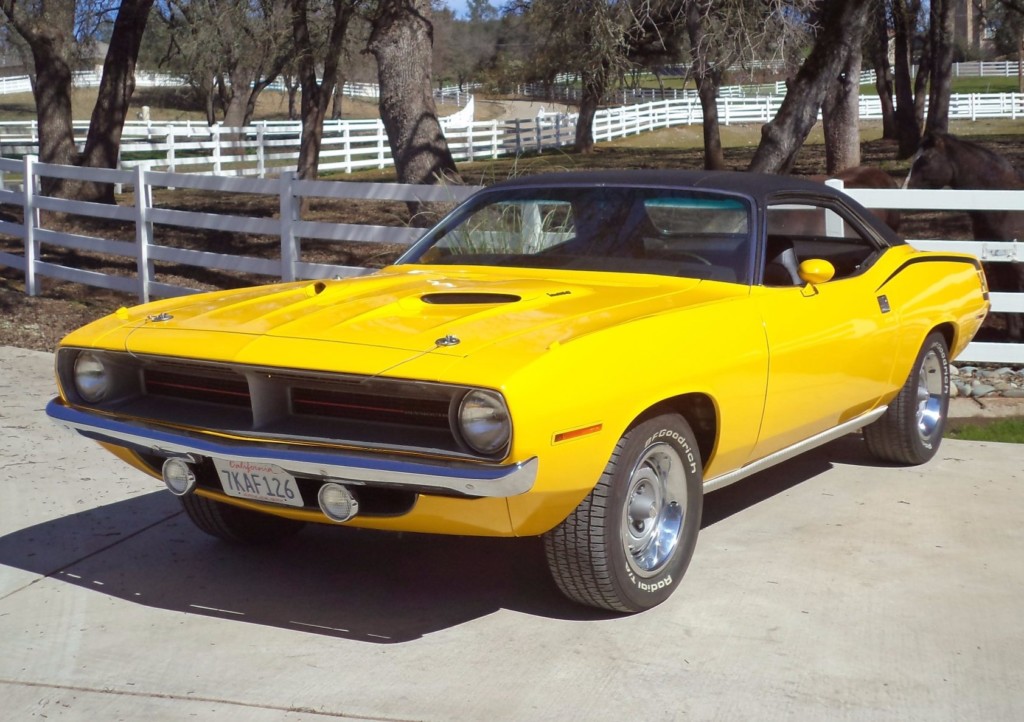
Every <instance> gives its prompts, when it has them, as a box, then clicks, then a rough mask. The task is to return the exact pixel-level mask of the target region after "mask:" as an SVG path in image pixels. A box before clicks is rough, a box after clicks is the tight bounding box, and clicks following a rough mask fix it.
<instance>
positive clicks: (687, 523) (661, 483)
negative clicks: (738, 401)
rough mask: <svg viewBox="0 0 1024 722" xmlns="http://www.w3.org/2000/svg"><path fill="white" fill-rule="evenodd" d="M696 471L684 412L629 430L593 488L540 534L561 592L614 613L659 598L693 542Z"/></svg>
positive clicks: (698, 493) (698, 503)
mask: <svg viewBox="0 0 1024 722" xmlns="http://www.w3.org/2000/svg"><path fill="white" fill-rule="evenodd" d="M702 472H703V469H702V466H701V459H700V452H699V450H698V448H697V443H696V439H695V437H694V434H693V431H692V430H691V429H690V425H689V424H687V423H686V421H685V420H684V419H683V418H681V417H679V416H675V415H665V416H658V417H656V418H653V419H649V420H647V421H644V422H643V423H641V424H639V425H637V426H635V427H633V428H632V429H630V430H629V431H628V432H627V433H626V434H625V435H624V436H623V437H622V438H621V439H619V442H618V444H616V446H615V450H614V452H613V453H612V456H611V459H609V461H608V465H607V466H606V467H605V470H604V473H602V474H601V479H600V480H599V481H598V483H597V486H595V487H594V490H593V491H592V492H590V494H589V495H588V496H587V498H586V499H584V500H583V501H582V502H580V505H579V506H578V507H576V509H575V510H574V511H573V513H572V514H570V515H569V517H568V518H567V519H566V520H565V521H563V522H562V523H561V524H559V525H558V526H557V527H555V528H554V529H552V530H551V531H549V532H548V533H547V534H545V535H544V550H545V553H546V555H547V561H548V567H549V568H550V569H551V574H552V576H553V577H554V579H555V584H557V585H558V588H559V589H560V590H561V591H562V593H563V594H565V595H566V596H567V597H569V599H572V600H573V601H576V602H579V603H580V604H586V605H588V606H593V607H600V608H602V609H610V610H612V611H616V612H641V611H643V610H645V609H650V608H651V607H654V606H656V605H658V604H660V603H662V602H663V601H665V600H666V599H667V598H668V597H669V595H670V594H672V592H673V591H674V590H675V588H676V586H677V585H678V584H679V581H680V579H682V576H683V574H684V572H685V571H686V567H687V566H688V565H689V563H690V557H692V556H693V550H694V547H695V546H696V544H697V532H698V531H700V517H701V510H702V508H703V503H704V492H703V488H702V478H703V474H702Z"/></svg>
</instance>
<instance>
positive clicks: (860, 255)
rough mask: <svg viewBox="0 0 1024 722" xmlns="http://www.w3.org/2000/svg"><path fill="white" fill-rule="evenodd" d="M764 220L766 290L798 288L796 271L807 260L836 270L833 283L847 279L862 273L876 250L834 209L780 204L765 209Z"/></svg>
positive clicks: (799, 204) (870, 241)
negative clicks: (811, 259) (813, 260)
mask: <svg viewBox="0 0 1024 722" xmlns="http://www.w3.org/2000/svg"><path fill="white" fill-rule="evenodd" d="M766 217H767V244H766V249H765V254H764V274H763V282H764V284H765V285H766V286H790V285H799V284H800V283H801V281H800V277H799V276H798V275H797V269H798V268H799V265H800V263H801V262H802V261H806V260H807V259H809V258H821V259H824V260H826V261H828V262H829V263H831V264H832V265H833V266H834V267H835V269H836V274H835V276H834V277H833V280H839V279H843V278H849V277H850V276H853V275H856V274H857V273H859V272H860V271H861V270H863V268H864V267H865V266H866V265H867V264H866V262H867V261H869V260H870V259H871V258H872V257H873V256H874V254H875V253H876V251H877V250H878V248H877V246H876V244H875V243H874V242H873V241H872V240H871V239H869V238H867V237H866V236H865V235H864V234H862V233H861V231H860V230H859V229H858V227H857V226H855V225H854V224H853V223H851V222H850V221H849V220H847V219H846V218H845V217H844V215H843V214H842V212H841V211H840V210H837V209H834V208H830V207H826V206H819V205H812V204H803V203H781V204H775V205H769V206H768V208H767V216H766Z"/></svg>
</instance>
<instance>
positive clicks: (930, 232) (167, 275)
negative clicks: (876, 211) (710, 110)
mask: <svg viewBox="0 0 1024 722" xmlns="http://www.w3.org/2000/svg"><path fill="white" fill-rule="evenodd" d="M964 137H971V136H968V135H965V136H964ZM977 140H979V141H981V142H984V143H985V144H986V145H988V146H990V147H993V148H995V149H996V150H998V151H999V152H1001V153H1003V154H1004V155H1006V156H1007V157H1008V158H1009V159H1010V160H1011V162H1013V163H1014V164H1015V165H1016V166H1017V167H1018V168H1024V135H1005V134H1004V135H985V136H982V137H979V138H977ZM753 151H754V147H753V146H752V145H743V146H737V147H731V148H727V149H726V160H727V163H728V164H729V166H730V167H731V168H734V169H737V170H741V169H744V168H745V167H746V165H747V163H748V162H749V160H750V157H751V156H752V154H753ZM895 155H896V154H895V146H894V144H892V143H890V142H888V141H882V140H869V141H866V142H864V143H863V145H862V157H863V163H864V164H866V165H877V166H880V167H882V168H885V169H886V170H887V171H888V172H890V173H891V174H892V175H894V176H895V177H898V178H901V179H902V177H903V176H905V174H906V172H907V162H906V161H896V160H895ZM702 163H703V158H702V154H701V151H700V149H699V148H667V147H648V148H644V147H632V146H631V145H630V146H624V145H617V144H603V145H601V146H599V147H598V150H597V152H595V153H593V154H590V155H587V156H579V155H573V154H571V153H566V152H564V151H559V152H556V153H548V154H546V155H544V156H523V157H520V158H518V159H507V160H500V161H488V162H485V163H480V162H478V163H473V164H468V163H466V164H460V168H459V169H460V172H461V173H462V175H463V178H464V180H465V182H467V183H470V184H487V183H490V182H493V181H494V180H495V179H501V178H506V177H510V176H512V175H521V174H529V173H534V172H539V171H545V170H553V169H558V168H573V169H584V168H593V169H597V168H700V167H701V166H702ZM824 168H825V158H824V149H823V146H821V145H806V146H805V147H804V148H803V150H802V151H801V153H800V156H799V158H798V161H797V165H796V168H795V169H794V172H795V173H796V174H799V175H813V174H819V173H824ZM339 179H340V178H339ZM344 179H345V180H393V176H391V175H390V173H380V172H378V173H373V174H361V175H357V176H345V177H344ZM119 202H120V203H122V204H125V205H127V204H131V203H132V198H131V196H125V197H124V198H121V199H119ZM155 202H156V204H157V205H159V206H160V207H164V208H178V209H182V210H192V211H199V212H208V213H235V214H239V215H246V216H256V217H273V216H274V215H275V214H276V213H277V199H276V198H267V197H259V196H253V197H239V196H237V195H232V196H227V195H217V194H211V193H205V192H204V193H194V192H187V191H173V192H172V191H167V192H164V193H160V194H157V198H156V199H155ZM18 213H19V209H17V208H11V207H2V206H0V217H12V218H13V217H16V216H17V215H18ZM304 218H305V219H307V220H331V221H335V222H346V223H372V224H378V225H409V224H410V223H411V221H410V218H409V215H408V210H407V208H406V207H405V205H404V204H399V203H382V202H365V203H355V202H347V203H344V204H342V203H331V202H323V203H319V204H313V205H312V206H311V207H310V209H308V211H307V212H306V214H305V215H304ZM46 223H47V227H51V228H61V229H63V230H69V231H71V232H74V233H81V234H85V235H97V236H101V237H105V238H121V239H124V240H130V239H132V238H133V237H134V231H133V229H132V228H131V226H128V225H123V224H122V225H118V224H116V223H97V222H89V223H83V222H81V221H78V222H72V221H68V220H60V219H50V220H49V221H47V222H46ZM417 225H419V223H417ZM901 232H902V233H903V234H904V235H905V236H906V237H908V238H969V237H970V225H969V222H968V219H967V217H966V215H965V214H963V213H949V214H939V213H913V214H905V216H904V221H903V226H902V229H901ZM157 241H158V242H159V243H161V244H165V245H170V246H176V247H185V248H201V249H203V250H208V251H215V252H221V253H226V252H233V253H239V254H244V255H250V256H256V257H264V258H273V257H277V254H278V253H279V240H278V239H276V238H267V237H263V238H260V237H253V236H242V235H240V234H227V233H215V232H201V231H191V230H187V229H173V228H159V229H158V230H157ZM0 250H3V251H8V252H13V253H20V252H21V242H20V241H18V240H16V239H13V238H10V237H3V236H0ZM399 250H400V249H399V248H397V247H391V248H388V247H380V246H369V245H366V244H358V243H350V244H330V245H327V244H323V245H320V246H317V244H313V243H304V244H303V259H304V260H322V261H325V262H331V263H340V264H343V265H363V266H380V265H384V264H385V263H387V262H389V261H390V260H391V259H393V258H394V257H395V256H396V255H397V253H398V252H399ZM43 258H44V260H47V261H51V262H54V263H60V264H65V265H70V266H74V267H78V268H87V269H90V270H97V271H104V272H106V273H116V274H121V275H135V269H134V266H133V262H132V261H131V260H130V259H128V258H123V257H122V258H118V257H113V256H101V255H98V254H90V253H81V252H77V251H69V250H66V249H61V248H56V247H52V246H44V248H43ZM157 271H158V275H159V277H160V280H163V281H168V282H173V283H177V284H179V285H186V286H189V287H192V288H197V289H203V290H213V289H217V288H228V287H237V286H243V285H250V284H253V283H260V282H267V281H268V279H266V278H253V277H245V276H240V275H237V274H230V273H226V272H218V271H198V270H197V269H195V268H194V267H174V266H173V265H166V264H164V265H158V267H157ZM24 288H25V286H24V277H23V274H22V273H21V272H19V271H16V270H14V269H11V268H0V345H6V346H17V347H22V348H29V349H36V350H52V349H53V348H54V347H55V346H56V344H57V342H58V341H59V340H60V339H61V338H62V337H63V336H64V335H66V334H67V333H68V332H70V331H71V330H73V329H75V328H77V327H79V326H81V325H83V324H85V323H87V322H89V321H92V320H94V319H96V318H99V317H101V316H103V315H105V314H107V313H110V312H112V311H114V310H116V309H117V308H118V307H119V306H124V305H133V304H135V303H137V300H136V298H135V297H133V296H128V295H125V294H120V293H115V292H110V291H104V290H101V289H97V288H92V287H87V286H82V285H79V284H73V283H65V282H61V281H57V280H53V279H43V281H42V293H41V294H40V295H38V296H35V297H30V296H27V295H26V294H25V292H24ZM990 333H994V334H996V335H998V334H999V329H998V328H995V329H994V330H990Z"/></svg>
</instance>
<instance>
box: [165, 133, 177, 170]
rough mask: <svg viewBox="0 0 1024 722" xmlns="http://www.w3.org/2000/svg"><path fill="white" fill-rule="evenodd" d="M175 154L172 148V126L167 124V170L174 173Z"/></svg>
mask: <svg viewBox="0 0 1024 722" xmlns="http://www.w3.org/2000/svg"><path fill="white" fill-rule="evenodd" d="M176 161H177V156H176V154H175V149H174V128H173V127H171V126H167V172H168V173H175V172H176V170H175V163H176Z"/></svg>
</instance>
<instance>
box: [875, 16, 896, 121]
mask: <svg viewBox="0 0 1024 722" xmlns="http://www.w3.org/2000/svg"><path fill="white" fill-rule="evenodd" d="M873 12H874V22H875V27H874V31H875V36H874V39H873V42H872V44H871V47H872V53H871V60H872V62H871V64H872V66H874V69H875V90H876V91H877V92H878V100H879V103H880V105H881V107H882V137H883V138H885V139H886V140H896V137H897V132H896V106H895V104H894V103H893V78H892V65H891V64H890V63H889V23H888V21H887V18H886V3H885V2H884V1H883V0H878V2H876V4H875V8H874V11H873Z"/></svg>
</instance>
